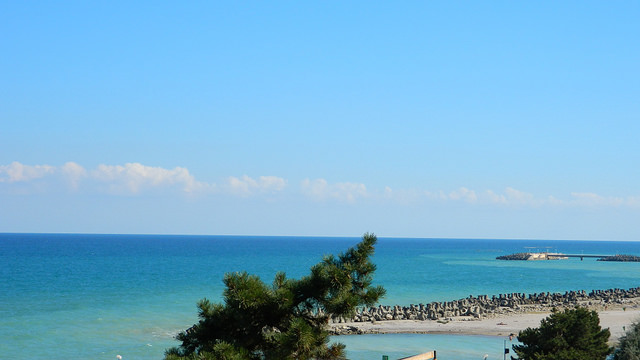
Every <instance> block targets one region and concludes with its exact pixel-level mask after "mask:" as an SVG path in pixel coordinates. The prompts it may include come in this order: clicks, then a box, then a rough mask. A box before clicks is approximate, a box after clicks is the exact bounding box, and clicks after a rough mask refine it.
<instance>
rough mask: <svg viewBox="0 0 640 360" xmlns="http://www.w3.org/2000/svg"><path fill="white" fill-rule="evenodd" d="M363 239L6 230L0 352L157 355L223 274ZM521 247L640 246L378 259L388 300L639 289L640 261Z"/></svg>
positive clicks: (217, 290)
mask: <svg viewBox="0 0 640 360" xmlns="http://www.w3.org/2000/svg"><path fill="white" fill-rule="evenodd" d="M358 240H359V239H357V238H309V237H301V238H297V237H243V236H236V237H229V236H141V235H135V236H134V235H61V234H0V279H2V281H1V282H0V339H2V341H0V354H3V355H0V357H2V356H4V355H6V354H11V356H10V358H12V359H115V358H116V355H118V354H120V355H122V356H123V358H124V359H161V358H162V354H163V352H164V349H166V348H167V347H170V346H173V345H177V343H176V342H175V340H173V336H174V335H175V333H177V332H178V331H179V330H183V329H185V328H187V327H189V326H190V325H191V324H193V323H194V322H195V321H196V306H195V304H196V302H197V301H198V300H199V299H201V298H203V297H208V298H209V299H212V300H215V301H219V300H220V299H221V293H222V290H223V286H222V281H221V280H222V276H223V274H224V273H225V272H229V271H242V270H246V271H249V272H250V273H254V274H258V275H259V276H261V277H262V278H263V280H265V281H267V282H270V281H271V279H272V278H273V275H274V274H275V273H276V272H277V271H279V270H284V271H286V273H287V275H288V276H290V277H299V276H302V275H304V274H306V272H307V271H308V269H309V267H310V266H311V265H313V264H315V263H316V262H318V261H320V259H321V257H322V255H324V254H329V253H337V252H340V251H343V250H345V249H346V248H347V247H349V246H352V245H354V244H355V243H357V242H358ZM525 247H534V248H539V249H540V250H551V251H556V250H557V251H561V252H565V253H578V254H580V253H585V254H589V253H591V254H594V253H597V254H615V253H624V254H634V255H640V243H638V242H587V241H542V240H465V239H392V238H381V239H379V243H378V246H377V250H376V255H375V257H374V261H375V262H376V264H377V265H378V271H377V273H376V281H377V283H379V284H382V285H383V286H385V288H386V289H387V292H388V295H387V297H386V298H385V299H383V300H382V303H383V304H386V305H395V304H400V305H409V304H412V303H413V304H418V303H428V302H431V301H447V300H453V299H458V298H463V297H467V296H469V295H474V296H477V295H480V294H487V295H493V294H499V293H508V292H525V293H532V292H543V291H545V292H546V291H550V292H564V291H566V290H582V289H584V290H591V289H607V288H615V287H618V288H630V287H637V286H639V284H638V283H639V281H638V279H639V278H640V263H612V262H597V261H595V260H593V259H590V260H584V261H580V260H579V259H571V260H563V261H544V262H512V261H498V260H495V257H496V256H498V255H504V254H509V253H514V252H522V251H526V250H528V249H525ZM338 340H339V341H341V342H344V343H345V344H347V350H348V354H349V356H350V358H352V359H381V356H382V355H383V354H386V355H390V358H391V359H393V358H394V357H393V356H396V357H400V356H407V355H411V354H414V353H416V352H422V351H428V350H433V349H436V350H437V351H438V353H439V358H441V359H462V360H465V359H481V358H482V356H483V355H484V354H489V359H497V358H502V352H501V347H502V341H503V339H501V338H494V337H475V336H445V335H384V336H376V337H374V335H367V336H352V337H340V338H339V339H338Z"/></svg>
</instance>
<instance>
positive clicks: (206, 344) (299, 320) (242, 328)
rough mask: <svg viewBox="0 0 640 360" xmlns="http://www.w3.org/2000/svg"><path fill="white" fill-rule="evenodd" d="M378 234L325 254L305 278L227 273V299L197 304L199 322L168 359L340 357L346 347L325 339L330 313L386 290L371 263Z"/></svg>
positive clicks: (349, 310) (349, 309)
mask: <svg viewBox="0 0 640 360" xmlns="http://www.w3.org/2000/svg"><path fill="white" fill-rule="evenodd" d="M376 241H377V238H376V236H375V235H374V234H369V233H367V234H364V236H363V237H362V241H361V242H360V243H358V244H357V245H356V246H355V247H353V248H350V249H348V250H347V251H346V252H345V253H343V254H340V255H339V256H338V257H335V256H333V255H329V256H325V257H324V258H323V260H322V261H321V262H320V263H318V264H316V265H314V266H313V267H312V268H311V272H310V274H309V275H307V276H304V277H303V278H301V279H299V280H296V279H288V278H287V277H286V275H285V274H284V273H283V272H280V273H278V274H277V275H276V276H275V279H274V281H273V283H272V284H271V285H267V284H265V283H263V282H262V281H261V280H260V278H258V277H257V276H255V275H249V274H247V273H246V272H241V273H230V274H226V275H225V277H224V284H225V286H226V289H225V291H224V294H223V299H224V304H214V303H212V302H210V301H209V300H207V299H203V300H201V301H200V302H199V303H198V309H199V312H198V317H199V319H200V320H199V322H198V323H197V324H195V325H193V326H192V327H191V328H189V329H188V330H186V331H184V332H181V333H180V334H178V336H177V337H176V338H177V339H178V340H179V341H181V342H182V344H181V345H180V346H179V347H175V348H172V349H169V350H167V351H166V353H165V360H178V359H192V360H195V359H202V360H205V359H216V360H257V359H265V360H270V359H274V360H276V359H277V360H284V359H300V360H304V359H315V360H323V359H327V360H328V359H344V358H345V357H344V345H342V344H331V345H330V344H329V333H328V332H327V329H326V328H327V325H328V323H329V320H330V319H331V316H336V317H350V316H352V315H353V314H354V312H355V309H356V307H357V306H372V305H374V304H375V303H376V302H377V301H378V299H379V298H380V297H382V296H384V294H385V290H384V289H383V288H382V287H380V286H373V285H372V281H373V273H374V271H375V269H376V267H375V265H374V264H373V263H372V262H371V260H370V257H371V256H372V255H373V251H374V245H375V243H376Z"/></svg>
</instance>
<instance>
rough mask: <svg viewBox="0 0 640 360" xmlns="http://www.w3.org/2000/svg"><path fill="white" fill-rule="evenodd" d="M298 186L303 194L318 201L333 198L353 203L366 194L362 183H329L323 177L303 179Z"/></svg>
mask: <svg viewBox="0 0 640 360" xmlns="http://www.w3.org/2000/svg"><path fill="white" fill-rule="evenodd" d="M300 186H301V189H302V193H303V194H305V195H306V196H308V197H310V198H312V199H315V200H319V201H325V200H327V199H334V200H338V201H344V202H348V203H354V202H355V201H356V200H357V199H359V198H365V197H367V196H368V193H367V187H366V186H365V185H364V184H362V183H351V182H342V183H335V184H329V183H328V182H327V180H325V179H315V180H309V179H304V180H303V181H302V183H301V184H300Z"/></svg>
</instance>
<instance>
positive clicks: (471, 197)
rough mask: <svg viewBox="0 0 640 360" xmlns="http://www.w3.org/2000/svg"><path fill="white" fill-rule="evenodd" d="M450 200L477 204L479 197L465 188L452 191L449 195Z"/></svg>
mask: <svg viewBox="0 0 640 360" xmlns="http://www.w3.org/2000/svg"><path fill="white" fill-rule="evenodd" d="M449 199H451V200H462V201H466V202H468V203H475V202H477V201H478V196H476V192H475V191H473V190H469V189H467V188H465V187H461V188H460V189H458V190H455V191H452V192H451V193H449Z"/></svg>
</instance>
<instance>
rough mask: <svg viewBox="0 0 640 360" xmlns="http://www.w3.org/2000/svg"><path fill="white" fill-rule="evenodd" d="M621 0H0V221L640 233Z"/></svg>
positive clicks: (149, 227)
mask: <svg viewBox="0 0 640 360" xmlns="http://www.w3.org/2000/svg"><path fill="white" fill-rule="evenodd" d="M639 18H640V3H638V2H635V1H615V2H605V1H595V2H592V1H562V2H555V1H518V2H515V1H402V2H390V1H389V2H382V1H350V2H338V1H300V2H291V1H271V2H259V1H242V2H211V1H192V2H172V1H166V2H157V1H148V2H146V1H135V2H131V1H94V2H86V1H77V2H75V1H55V2H54V1H51V2H49V1H45V2H24V1H22V2H21V1H4V2H1V3H0V32H1V33H2V36H0V53H1V55H0V232H62V233H136V234H218V235H227V234H231V235H293V236H295V235H305V236H360V235H361V234H363V233H364V232H374V233H376V234H377V235H378V236H383V237H420V238H438V237H443V238H506V239H579V240H592V239H593V240H638V241H640V141H639V138H640V101H639V99H640V71H639V69H640V68H639V66H638V64H640V42H638V37H639V36H640V21H638V19H639Z"/></svg>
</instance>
